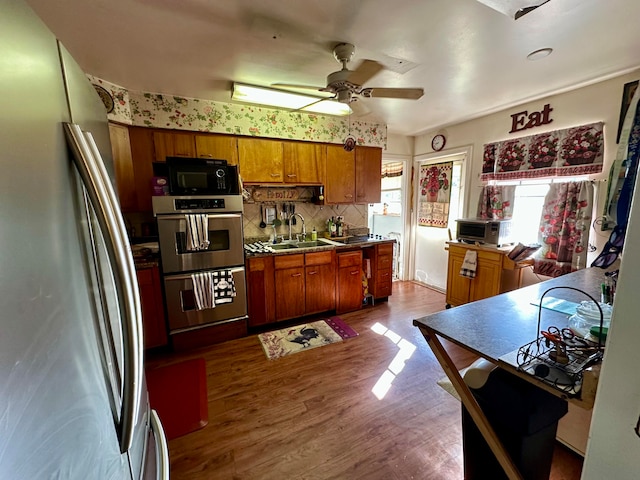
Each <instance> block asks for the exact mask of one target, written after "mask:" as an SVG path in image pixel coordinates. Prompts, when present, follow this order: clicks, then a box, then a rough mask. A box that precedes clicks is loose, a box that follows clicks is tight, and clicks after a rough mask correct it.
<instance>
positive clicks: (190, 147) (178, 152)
mask: <svg viewBox="0 0 640 480" xmlns="http://www.w3.org/2000/svg"><path fill="white" fill-rule="evenodd" d="M153 146H154V149H155V161H156V162H165V161H166V159H167V157H190V158H193V157H195V156H196V140H195V135H194V134H193V133H185V132H172V131H166V132H164V131H159V130H158V131H154V132H153Z"/></svg>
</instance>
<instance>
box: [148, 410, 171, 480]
mask: <svg viewBox="0 0 640 480" xmlns="http://www.w3.org/2000/svg"><path fill="white" fill-rule="evenodd" d="M151 430H152V431H153V437H154V438H155V440H156V452H158V459H157V472H158V475H157V478H158V480H169V446H168V445H167V437H166V435H165V433H164V428H162V423H161V422H160V417H158V412H156V411H155V410H151Z"/></svg>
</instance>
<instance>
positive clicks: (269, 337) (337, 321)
mask: <svg viewBox="0 0 640 480" xmlns="http://www.w3.org/2000/svg"><path fill="white" fill-rule="evenodd" d="M357 335H358V333H357V332H356V331H355V330H353V329H352V328H351V327H350V326H349V325H347V324H346V323H344V321H342V319H341V318H340V317H331V318H328V319H326V320H317V321H315V322H310V323H305V324H303V325H297V326H295V327H288V328H283V329H280V330H274V331H273V332H267V333H261V334H260V335H258V338H259V339H260V343H261V344H262V348H263V349H264V353H265V354H266V355H267V358H268V359H269V360H274V359H276V358H280V357H284V356H286V355H291V354H292V353H298V352H302V351H304V350H309V349H311V348H316V347H322V346H324V345H330V344H332V343H336V342H341V341H343V340H345V339H347V338H351V337H355V336H357Z"/></svg>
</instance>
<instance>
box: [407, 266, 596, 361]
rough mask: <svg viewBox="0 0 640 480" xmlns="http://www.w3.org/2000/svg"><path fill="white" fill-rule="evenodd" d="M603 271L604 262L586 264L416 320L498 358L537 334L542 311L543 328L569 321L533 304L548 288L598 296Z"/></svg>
mask: <svg viewBox="0 0 640 480" xmlns="http://www.w3.org/2000/svg"><path fill="white" fill-rule="evenodd" d="M604 273H605V271H604V270H602V269H600V268H585V269H582V270H578V271H576V272H573V273H569V274H567V275H563V276H560V277H557V278H553V279H551V280H547V281H544V282H540V283H537V284H534V285H530V286H528V287H524V288H520V289H518V290H514V291H511V292H507V293H503V294H501V295H496V296H495V297H490V298H485V299H483V300H478V301H476V302H471V303H467V304H464V305H460V306H458V307H453V308H450V309H448V310H443V311H441V312H438V313H434V314H432V315H427V316H425V317H422V318H417V319H415V320H414V321H413V324H414V325H415V326H417V327H420V326H424V325H426V326H428V327H429V328H431V329H432V330H433V331H435V332H436V333H437V334H438V335H441V336H442V337H444V338H446V339H447V340H450V341H452V342H453V343H456V344H458V345H460V346H462V347H464V348H466V349H468V350H471V351H473V352H474V353H475V354H477V355H479V356H480V357H483V358H486V359H487V360H489V361H492V362H494V363H497V362H498V359H499V358H500V357H502V356H504V355H507V354H509V353H511V352H513V351H514V350H516V349H518V348H520V347H521V346H522V345H525V344H526V343H528V342H531V341H533V340H535V339H536V338H537V336H538V314H539V313H540V329H546V328H547V327H548V326H549V325H555V326H557V327H558V328H563V327H566V326H567V321H568V316H567V315H566V314H562V313H559V312H556V311H552V310H547V309H542V310H541V309H540V308H539V307H537V306H536V305H533V304H532V302H533V303H535V302H537V301H539V300H540V297H541V296H542V295H543V294H544V292H545V291H547V289H549V288H553V287H571V288H577V289H580V290H583V291H585V292H587V293H588V294H589V295H591V296H593V297H594V298H595V299H596V300H599V299H600V285H601V284H602V283H603V282H604V279H605V275H604ZM547 297H555V298H559V299H563V300H569V301H572V302H576V303H579V302H581V301H583V300H589V297H587V296H586V295H584V294H581V293H579V292H577V291H575V290H570V289H567V288H558V289H555V290H553V291H552V292H550V293H548V294H547V295H546V296H545V298H547Z"/></svg>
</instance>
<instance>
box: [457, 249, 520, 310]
mask: <svg viewBox="0 0 640 480" xmlns="http://www.w3.org/2000/svg"><path fill="white" fill-rule="evenodd" d="M447 245H448V247H447V248H448V250H449V262H448V267H447V294H446V302H447V308H449V307H452V306H457V305H462V304H465V303H469V302H474V301H476V300H481V299H483V298H488V297H492V296H494V295H498V294H500V293H504V292H509V291H511V290H515V289H517V288H520V286H521V284H522V269H523V268H524V267H526V266H528V265H530V264H531V262H530V261H527V260H525V261H523V262H519V263H515V262H513V261H512V260H511V259H509V257H507V254H508V253H509V250H510V249H509V248H507V249H504V248H494V247H487V246H479V245H468V244H462V243H458V242H447ZM468 250H475V251H476V252H477V254H478V261H477V266H476V275H475V277H474V278H468V277H464V276H462V275H460V269H461V268H462V264H463V262H464V257H465V255H466V253H467V251H468Z"/></svg>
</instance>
